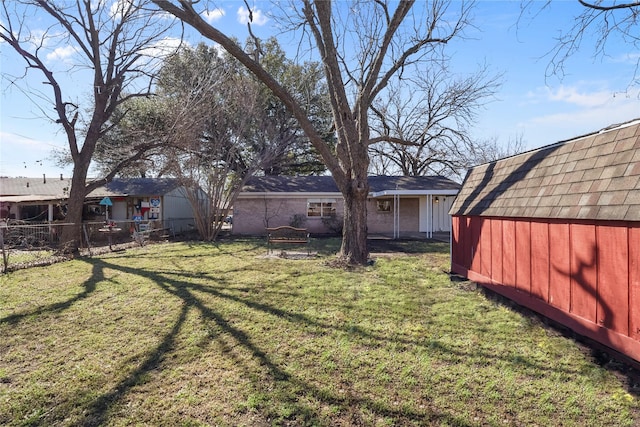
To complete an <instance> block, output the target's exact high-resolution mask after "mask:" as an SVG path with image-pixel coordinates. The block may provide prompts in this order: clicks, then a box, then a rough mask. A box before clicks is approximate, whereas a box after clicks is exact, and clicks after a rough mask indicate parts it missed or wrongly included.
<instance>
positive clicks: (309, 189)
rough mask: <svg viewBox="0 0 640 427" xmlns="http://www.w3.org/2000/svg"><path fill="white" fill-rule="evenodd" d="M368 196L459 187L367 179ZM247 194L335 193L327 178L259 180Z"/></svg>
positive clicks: (435, 179) (429, 179)
mask: <svg viewBox="0 0 640 427" xmlns="http://www.w3.org/2000/svg"><path fill="white" fill-rule="evenodd" d="M369 186H370V189H369V190H370V191H371V192H379V191H384V190H452V191H456V190H459V189H460V184H458V183H456V182H454V181H451V180H450V179H447V178H445V177H442V176H414V177H408V176H406V177H405V176H370V177H369ZM242 191H243V192H247V193H339V192H340V190H338V187H337V186H336V183H335V181H334V180H333V177H331V176H260V177H253V178H251V179H249V181H248V182H247V184H246V185H245V186H244V188H243V189H242Z"/></svg>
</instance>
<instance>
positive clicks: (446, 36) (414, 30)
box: [153, 0, 470, 264]
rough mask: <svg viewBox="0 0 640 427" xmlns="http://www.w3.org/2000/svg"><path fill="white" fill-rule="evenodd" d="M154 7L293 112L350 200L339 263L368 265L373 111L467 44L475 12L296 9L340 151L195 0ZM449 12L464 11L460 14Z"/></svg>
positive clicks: (365, 6) (342, 6) (432, 7)
mask: <svg viewBox="0 0 640 427" xmlns="http://www.w3.org/2000/svg"><path fill="white" fill-rule="evenodd" d="M153 1H154V2H155V3H156V4H157V5H158V6H160V7H161V8H162V9H164V10H165V11H167V12H170V13H172V14H173V15H175V16H176V17H178V18H180V19H181V20H182V21H183V22H185V23H187V24H189V25H191V26H192V27H193V28H195V29H196V30H198V31H199V32H200V33H201V34H202V35H203V36H205V37H207V38H209V39H211V40H213V41H215V42H217V43H219V44H220V45H221V46H222V47H223V48H224V49H225V50H226V51H227V52H229V53H230V54H231V55H233V56H234V57H235V58H237V59H238V60H239V61H240V62H241V63H242V64H243V65H245V66H246V67H247V68H248V69H249V70H250V71H251V72H253V73H254V74H255V75H256V76H257V78H258V79H260V80H261V81H262V82H263V83H264V84H265V85H266V86H267V87H268V88H269V89H270V90H271V91H272V92H273V93H274V94H275V95H276V96H277V97H278V98H280V99H281V100H282V102H284V104H285V105H286V106H287V108H289V110H290V111H291V112H292V114H293V115H294V116H295V118H296V119H297V120H298V122H299V123H300V126H301V127H302V129H303V130H304V132H305V134H306V135H307V137H308V138H309V140H310V142H311V143H312V144H313V146H314V147H315V148H316V150H317V151H318V153H319V154H320V155H321V156H322V159H323V161H324V163H325V165H326V166H327V168H328V170H329V171H330V172H331V174H332V176H333V178H334V180H335V181H336V184H337V186H338V188H339V189H340V191H341V193H342V195H343V197H344V201H345V211H344V229H343V237H342V246H341V249H340V252H339V254H338V257H339V258H340V259H342V260H343V261H344V262H347V263H354V264H365V263H366V262H367V258H368V250H367V209H366V202H367V196H368V193H369V184H368V180H367V173H368V169H369V150H368V148H369V145H370V144H372V143H375V142H380V139H375V140H372V138H371V135H370V126H369V118H370V108H371V106H372V105H373V103H374V102H375V100H376V98H378V97H380V96H383V95H384V92H385V88H386V87H387V85H388V84H389V83H390V82H391V81H392V80H394V79H395V80H402V79H403V77H404V76H408V75H411V74H413V75H414V76H415V75H418V74H417V73H415V72H416V71H417V69H419V68H420V67H428V66H429V63H430V61H437V60H439V59H440V58H441V55H440V48H441V47H443V46H444V45H446V43H447V42H449V41H450V40H451V39H453V38H454V37H457V36H460V35H461V32H462V30H463V28H464V27H465V26H466V25H467V23H468V18H469V12H470V5H469V4H468V3H464V2H460V3H450V2H448V1H441V0H436V1H431V2H428V3H426V4H424V5H423V6H421V7H416V8H415V10H414V9H413V7H414V1H402V2H399V3H395V2H393V3H392V2H386V1H376V2H353V3H346V2H336V3H332V2H330V1H312V0H303V1H302V2H301V4H300V7H298V6H296V5H292V6H291V9H290V11H292V12H294V11H295V13H297V14H298V15H297V18H298V19H299V20H298V22H297V23H296V24H297V25H298V28H299V29H301V30H302V31H305V32H307V34H309V35H310V40H312V43H313V47H314V48H315V51H316V52H317V54H318V56H319V57H320V58H321V61H322V63H323V66H324V72H325V76H326V79H327V88H328V92H329V97H330V100H331V109H332V111H333V120H334V125H335V130H336V135H337V140H338V142H337V146H336V148H335V150H333V149H331V147H330V146H329V145H327V144H326V142H325V140H323V138H322V137H321V135H320V134H319V132H318V131H317V129H315V128H314V126H313V123H312V122H311V121H310V120H309V118H308V117H307V115H306V112H305V110H304V109H303V108H301V107H300V105H299V104H298V103H297V101H296V100H295V98H294V97H293V96H292V95H291V93H289V91H287V90H286V89H285V88H284V87H283V86H282V85H281V84H280V82H278V81H276V79H274V77H273V76H272V75H271V74H269V73H268V72H267V71H266V70H265V69H264V68H263V67H262V66H261V65H260V63H259V61H257V60H256V59H255V57H253V56H250V55H247V54H246V53H245V52H244V51H243V50H242V49H241V48H240V46H238V44H237V43H235V42H234V41H233V40H232V39H231V38H230V37H229V36H227V35H225V34H224V33H223V32H221V31H220V30H218V29H217V28H215V27H213V26H211V25H209V24H208V23H207V22H206V21H205V20H204V19H203V18H202V16H201V14H200V12H202V11H203V10H204V8H205V7H206V4H202V2H196V1H191V0H173V1H171V0H153ZM392 5H395V9H393V8H392ZM196 7H198V8H202V9H200V10H196ZM450 7H451V8H453V7H455V8H458V10H457V12H456V13H454V12H453V11H452V10H450V9H449V8H450ZM334 12H335V13H334ZM351 41H352V42H353V43H351ZM412 72H413V73H412Z"/></svg>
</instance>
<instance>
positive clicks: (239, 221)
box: [233, 196, 344, 236]
mask: <svg viewBox="0 0 640 427" xmlns="http://www.w3.org/2000/svg"><path fill="white" fill-rule="evenodd" d="M310 198H311V199H333V200H335V201H336V202H337V208H336V211H337V212H338V215H339V216H340V217H342V212H343V211H344V203H343V201H342V199H340V198H338V197H330V196H323V197H312V196H309V197H287V198H277V197H269V198H266V197H263V198H239V199H237V200H236V202H235V204H234V207H233V233H234V234H241V235H254V236H262V235H266V228H267V227H280V226H282V225H291V224H292V223H293V220H294V215H296V214H297V215H302V216H303V218H304V221H305V223H304V224H303V226H304V227H305V228H307V229H308V230H309V232H310V233H317V234H326V233H329V232H330V230H329V229H328V228H327V227H326V226H325V225H324V223H323V222H322V219H321V218H318V217H308V216H307V200H308V199H310Z"/></svg>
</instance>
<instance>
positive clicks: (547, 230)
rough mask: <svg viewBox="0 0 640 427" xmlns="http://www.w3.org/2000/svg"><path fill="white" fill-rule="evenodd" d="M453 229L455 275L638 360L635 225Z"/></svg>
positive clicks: (498, 223)
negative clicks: (461, 276) (462, 276)
mask: <svg viewBox="0 0 640 427" xmlns="http://www.w3.org/2000/svg"><path fill="white" fill-rule="evenodd" d="M452 223H453V226H452V231H453V233H452V239H453V242H452V243H453V248H452V263H451V267H452V271H453V272H455V273H458V274H461V275H464V276H466V277H468V278H470V279H471V280H474V281H477V282H478V283H480V284H482V285H483V286H486V287H487V288H489V289H492V290H494V291H496V292H498V293H500V294H502V295H504V296H506V297H508V298H510V299H513V300H514V301H516V302H517V303H519V304H522V305H524V306H526V307H529V308H531V309H533V310H535V311H538V312H540V313H541V314H543V315H545V316H547V317H549V318H551V319H554V320H556V321H558V322H560V323H562V324H564V325H566V326H568V327H570V328H571V329H573V330H575V331H576V332H578V333H579V334H581V335H584V336H587V337H589V338H591V339H594V340H596V341H599V342H601V343H603V344H605V345H607V346H609V347H611V348H613V349H615V350H617V351H619V352H621V353H623V354H626V355H627V356H629V357H631V358H633V359H635V360H638V361H640V313H639V310H638V309H637V307H640V266H639V265H638V264H639V263H640V261H639V259H640V222H625V221H571V222H569V221H563V220H547V221H543V220H540V219H531V218H499V217H477V216H473V217H468V216H454V217H453V218H452Z"/></svg>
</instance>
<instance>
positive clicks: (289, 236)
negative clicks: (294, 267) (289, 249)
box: [267, 225, 309, 253]
mask: <svg viewBox="0 0 640 427" xmlns="http://www.w3.org/2000/svg"><path fill="white" fill-rule="evenodd" d="M281 243H282V244H287V245H290V244H294V245H296V244H297V245H306V246H307V253H308V252H309V246H308V244H309V232H308V231H307V229H306V228H296V227H291V226H288V225H283V226H281V227H275V228H267V248H268V250H269V253H271V252H272V251H273V245H277V244H281Z"/></svg>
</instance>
